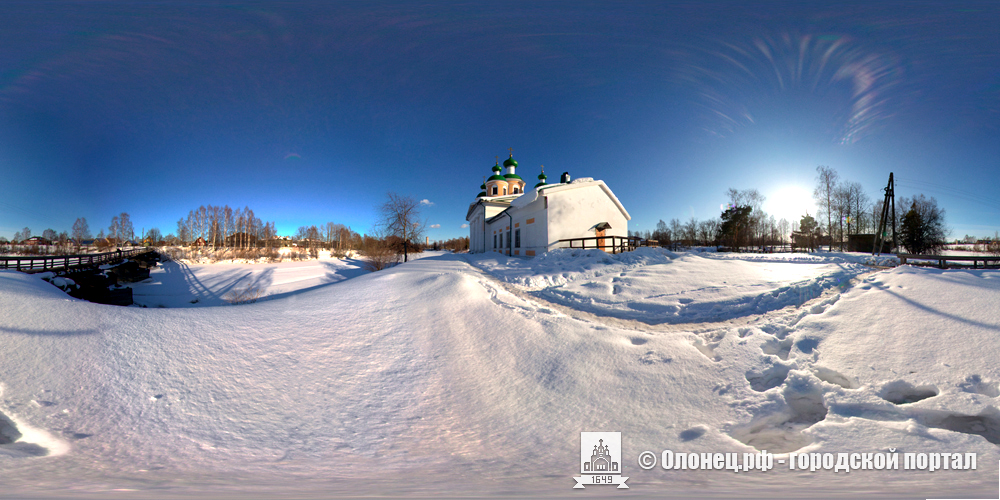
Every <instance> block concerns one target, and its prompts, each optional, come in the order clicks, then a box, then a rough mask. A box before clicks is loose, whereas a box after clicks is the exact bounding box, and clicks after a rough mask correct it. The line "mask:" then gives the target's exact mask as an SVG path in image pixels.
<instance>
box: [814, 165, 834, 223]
mask: <svg viewBox="0 0 1000 500" xmlns="http://www.w3.org/2000/svg"><path fill="white" fill-rule="evenodd" d="M839 180H840V175H839V174H837V171H836V170H834V169H832V168H830V167H827V166H823V165H820V166H818V167H816V190H815V191H813V197H814V198H815V199H816V205H817V206H819V209H820V212H821V213H825V214H826V232H827V233H828V234H833V232H832V229H833V214H834V212H835V211H836V205H837V204H836V196H837V194H836V193H837V182H838V181H839ZM831 241H832V240H831Z"/></svg>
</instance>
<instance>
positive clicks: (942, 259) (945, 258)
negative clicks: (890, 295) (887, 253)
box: [896, 253, 1000, 269]
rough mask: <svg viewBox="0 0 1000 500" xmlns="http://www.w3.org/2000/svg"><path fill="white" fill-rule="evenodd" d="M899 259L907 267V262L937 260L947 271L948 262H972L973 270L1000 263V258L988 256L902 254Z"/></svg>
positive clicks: (898, 255)
mask: <svg viewBox="0 0 1000 500" xmlns="http://www.w3.org/2000/svg"><path fill="white" fill-rule="evenodd" d="M896 256H897V257H899V263H900V264H903V265H905V264H906V261H907V260H936V261H938V267H940V268H941V269H947V268H948V264H947V262H949V261H951V262H972V268H973V269H976V268H978V267H979V263H980V262H982V263H983V267H986V266H987V265H989V263H990V262H993V263H996V262H998V261H1000V256H995V255H994V256H986V255H921V254H912V253H901V254H896Z"/></svg>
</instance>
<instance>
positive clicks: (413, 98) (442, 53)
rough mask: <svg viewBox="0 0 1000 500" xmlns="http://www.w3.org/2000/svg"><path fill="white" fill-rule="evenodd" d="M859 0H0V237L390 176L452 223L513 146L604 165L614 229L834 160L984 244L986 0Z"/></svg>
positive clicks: (276, 203) (279, 200)
mask: <svg viewBox="0 0 1000 500" xmlns="http://www.w3.org/2000/svg"><path fill="white" fill-rule="evenodd" d="M867 3H868V2H864V3H843V2H838V3H836V4H829V3H828V2H824V3H816V4H815V5H813V4H811V3H803V2H765V3H759V2H758V3H753V4H741V3H738V2H716V3H712V2H649V3H644V2H628V3H623V2H586V3H584V2H488V3H487V2H467V3H454V2H450V3H433V2H432V3H415V2H280V3H278V2H258V3H245V2H244V3H233V4H228V3H217V4H213V5H211V6H205V5H201V4H200V3H194V2H192V3H181V2H177V3H147V2H142V3H128V2H115V3H96V2H86V3H82V2H73V3H58V2H23V3H6V4H5V6H4V16H3V18H2V19H0V176H2V181H0V182H2V186H3V195H2V197H0V236H5V237H7V238H10V237H11V236H12V235H13V233H14V232H15V231H18V230H20V229H21V228H23V227H25V226H28V227H30V228H31V229H32V232H33V233H34V234H41V232H42V230H44V229H46V228H50V227H51V228H53V229H56V230H57V231H61V230H69V229H70V227H71V226H72V224H73V221H74V220H76V218H77V217H86V218H87V220H88V222H89V223H90V227H91V229H92V231H93V232H94V233H96V232H97V231H98V229H99V228H102V227H106V226H107V225H108V224H109V223H110V220H111V217H112V216H113V215H115V214H117V213H119V212H122V211H126V212H129V213H130V214H131V215H132V219H133V222H134V225H135V229H136V231H139V230H140V229H142V228H146V229H148V228H150V227H158V228H159V229H160V230H161V231H162V232H163V233H164V234H167V233H172V232H174V231H175V230H176V221H177V219H179V218H181V217H184V216H186V215H187V213H188V211H189V210H192V209H196V208H197V207H198V206H199V205H203V204H204V205H207V204H213V205H224V204H228V205H230V206H234V207H236V206H240V207H242V206H249V207H250V208H252V209H253V210H254V211H255V213H256V215H257V216H258V217H260V218H262V219H264V220H265V221H275V222H277V227H278V230H279V233H281V234H291V233H293V232H294V230H295V228H297V227H298V226H301V225H309V224H317V225H319V224H321V223H324V222H327V221H333V222H338V223H343V224H346V225H349V226H351V227H352V228H353V229H355V230H357V231H359V232H364V231H365V230H367V229H368V228H369V227H370V226H371V224H372V222H373V217H374V207H375V205H377V204H378V203H380V202H381V201H382V200H383V199H384V198H385V194H386V192H388V191H395V192H398V193H400V194H403V195H406V196H412V197H413V198H415V199H418V200H420V199H426V200H429V201H430V202H432V203H433V205H425V206H424V210H423V213H424V216H425V217H426V219H427V222H428V223H429V224H432V225H440V227H439V228H434V229H431V230H430V231H429V232H428V235H429V236H430V237H431V238H432V239H446V238H452V237H456V236H462V235H467V230H465V229H462V228H461V225H462V224H463V223H464V222H465V221H464V217H465V214H466V210H467V208H468V204H469V203H470V202H471V201H473V200H474V197H475V195H476V193H478V191H479V190H478V187H479V185H480V184H481V183H482V179H483V176H485V175H489V174H490V170H489V169H490V167H491V166H492V165H493V163H494V161H495V160H494V157H495V156H500V160H501V161H502V160H503V159H504V158H505V157H506V154H507V151H508V148H513V151H514V157H515V159H517V160H518V161H519V163H520V167H519V169H518V173H519V174H520V175H521V176H522V177H524V178H526V179H533V178H534V176H536V175H537V174H538V171H539V166H540V165H545V169H546V173H547V174H548V175H549V176H550V178H552V177H558V175H559V174H560V173H561V172H564V171H568V172H570V174H571V175H572V176H574V177H594V178H599V179H603V180H605V181H606V182H607V183H608V185H609V186H610V187H611V188H612V190H614V191H615V193H616V195H617V196H618V197H619V198H620V199H621V200H622V202H623V203H624V204H625V206H626V208H627V209H628V210H629V212H630V213H631V215H632V217H633V219H632V222H631V223H630V228H631V229H653V227H654V226H655V224H656V222H657V220H659V219H665V220H669V219H671V218H675V217H676V218H679V219H682V220H686V219H687V218H690V217H692V216H693V217H696V218H698V219H705V218H709V217H717V216H718V214H719V206H720V204H721V203H724V202H725V201H727V200H726V199H725V196H724V193H725V191H726V190H727V189H728V188H730V187H733V188H737V189H746V188H757V189H758V190H760V191H761V192H762V193H763V194H764V195H765V196H766V197H768V202H767V203H765V209H769V212H771V213H776V212H777V213H778V215H782V211H785V212H787V213H789V214H791V213H797V214H798V215H801V213H802V212H804V211H805V210H806V209H809V210H810V211H811V212H812V211H813V210H814V209H813V208H811V207H802V209H801V210H800V209H799V208H798V207H795V206H792V207H788V206H787V205H789V204H788V203H779V202H784V201H785V200H787V198H788V195H787V193H790V192H795V190H798V191H799V192H802V191H811V190H812V188H813V187H814V185H815V168H816V166H817V165H828V166H830V167H833V168H835V169H836V170H837V171H838V172H839V173H840V176H841V177H842V178H843V179H846V180H850V181H857V182H861V183H862V184H863V185H864V186H865V187H866V189H867V190H868V194H869V196H870V197H872V198H875V197H878V196H880V189H881V188H882V187H884V185H885V182H886V179H887V178H888V175H889V172H894V173H895V176H896V178H897V179H898V180H899V186H898V187H897V195H900V196H909V195H912V194H915V193H924V194H926V195H927V196H933V197H935V198H936V199H937V200H938V202H939V205H941V206H942V207H943V208H944V209H945V210H946V222H947V224H948V226H949V227H950V228H951V229H952V236H953V237H957V236H961V235H964V234H973V235H980V236H985V235H992V234H993V232H994V231H996V230H998V229H1000V208H998V200H1000V198H998V196H997V186H1000V140H997V137H998V136H1000V34H998V33H1000V30H997V28H996V27H997V26H1000V4H997V3H996V2H922V3H916V2H873V4H874V5H867ZM532 184H533V183H532ZM781 193H785V194H781Z"/></svg>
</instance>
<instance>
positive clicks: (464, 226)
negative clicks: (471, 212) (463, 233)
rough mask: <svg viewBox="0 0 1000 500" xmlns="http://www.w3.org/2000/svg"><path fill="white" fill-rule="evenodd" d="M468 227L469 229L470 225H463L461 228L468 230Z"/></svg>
mask: <svg viewBox="0 0 1000 500" xmlns="http://www.w3.org/2000/svg"><path fill="white" fill-rule="evenodd" d="M467 227H469V225H468V224H462V226H461V228H462V229H465V228H467Z"/></svg>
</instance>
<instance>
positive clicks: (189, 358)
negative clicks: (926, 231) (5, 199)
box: [0, 249, 1000, 497]
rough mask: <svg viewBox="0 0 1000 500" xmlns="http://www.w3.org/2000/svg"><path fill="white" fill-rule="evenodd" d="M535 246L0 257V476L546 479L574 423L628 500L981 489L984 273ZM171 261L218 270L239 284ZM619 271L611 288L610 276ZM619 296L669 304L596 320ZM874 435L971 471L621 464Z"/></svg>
mask: <svg viewBox="0 0 1000 500" xmlns="http://www.w3.org/2000/svg"><path fill="white" fill-rule="evenodd" d="M552 254H554V255H546V256H544V257H539V258H537V259H508V258H505V257H498V256H495V255H489V254H486V255H472V256H457V255H443V256H437V257H432V258H424V259H421V260H418V261H416V262H412V263H409V264H404V265H400V266H398V267H396V268H393V269H390V270H387V271H382V272H379V273H372V274H359V275H357V276H356V277H354V278H353V279H350V280H346V281H339V282H331V283H324V284H323V286H314V285H313V286H310V285H309V283H310V282H309V281H308V280H300V281H298V282H297V283H300V284H302V285H300V286H306V287H307V288H308V289H299V292H298V293H295V292H296V290H295V289H294V286H295V285H289V287H290V288H287V289H285V290H284V291H283V292H279V293H284V295H281V296H278V297H275V298H273V299H271V300H265V301H263V302H258V303H255V304H247V305H240V306H225V307H212V308H202V307H191V304H189V301H188V302H184V301H182V300H180V299H178V300H177V303H178V304H184V303H188V306H187V307H186V308H176V309H169V308H168V309H155V308H152V307H153V306H150V307H151V308H149V309H143V308H141V307H126V308H122V307H115V306H104V305H99V304H90V303H87V302H82V301H78V300H75V299H72V298H69V297H68V296H66V295H65V294H64V293H63V292H61V291H60V290H59V289H57V288H56V287H54V286H52V285H51V284H49V283H46V282H44V281H41V280H40V279H38V278H37V277H33V276H29V275H23V274H19V273H10V272H0V342H2V344H3V346H4V349H2V350H0V386H2V388H3V393H2V395H0V398H2V399H0V413H3V414H4V415H6V416H7V417H9V418H10V420H12V421H14V422H15V424H14V427H17V428H18V429H21V432H22V433H24V432H23V429H22V426H24V427H23V428H25V429H26V428H27V426H31V427H33V428H35V429H38V430H40V431H42V432H45V433H47V435H48V436H50V438H51V439H50V440H49V441H45V439H43V438H40V437H37V436H36V437H34V438H32V439H34V440H33V441H30V440H27V439H21V440H20V441H18V442H15V443H9V444H0V450H2V453H0V467H2V469H3V470H4V471H5V477H4V482H5V484H6V485H9V486H10V488H11V490H10V491H15V492H20V493H26V492H27V493H30V492H35V493H40V494H45V493H46V492H53V491H76V492H79V493H87V494H93V495H97V496H101V495H102V494H103V493H102V492H105V493H106V492H107V491H109V490H113V489H121V488H125V489H133V490H137V491H140V492H142V496H144V497H145V496H156V495H158V494H162V495H167V496H169V495H175V494H180V493H184V494H192V492H214V493H218V492H220V491H230V492H236V493H238V492H241V491H248V489H249V488H252V491H255V492H256V493H257V494H259V495H261V496H283V495H287V494H289V493H290V492H292V493H294V492H304V493H303V494H310V493H315V492H322V495H323V496H341V495H347V494H350V495H362V494H381V495H390V496H414V495H441V494H475V495H486V496H518V495H520V496H525V495H528V496H568V495H569V494H570V493H576V492H573V491H572V490H571V488H570V487H571V486H572V480H571V479H570V478H569V477H570V476H571V475H573V473H574V472H576V470H577V468H578V465H574V464H575V462H576V457H578V456H579V450H578V447H579V432H580V431H583V430H620V431H622V432H623V454H622V455H623V461H624V462H625V463H624V464H623V465H624V471H625V473H626V475H630V476H632V479H630V481H629V482H630V484H633V485H634V492H635V493H636V494H643V492H645V494H649V493H650V492H665V491H672V492H676V493H678V494H682V493H685V494H687V496H692V495H698V496H712V495H725V494H726V492H732V491H739V490H741V489H744V488H748V487H751V488H754V489H755V491H760V492H768V491H769V492H771V494H772V495H774V496H802V493H803V491H804V490H803V489H802V488H803V487H804V486H808V485H813V486H816V485H818V486H821V487H825V488H827V489H829V488H838V489H842V490H844V491H869V492H870V491H885V492H889V491H892V492H895V493H901V494H916V495H918V496H921V497H923V496H924V495H926V494H928V492H932V491H941V492H946V491H947V492H950V493H949V494H948V495H945V496H955V495H954V493H955V492H956V491H961V492H962V493H968V494H970V495H971V494H973V493H976V492H981V493H984V494H992V490H993V489H995V479H996V468H995V464H996V463H997V459H998V453H997V450H998V446H997V444H996V441H994V438H995V436H996V435H997V434H996V428H997V427H996V422H997V420H996V417H995V414H996V407H997V405H998V403H1000V399H998V398H997V396H998V395H1000V385H998V381H1000V373H998V371H997V370H998V369H997V366H996V363H995V360H997V359H1000V356H998V354H1000V353H997V352H996V349H997V347H996V346H997V342H996V341H997V337H998V331H1000V326H998V325H1000V311H997V309H996V307H995V305H994V304H996V303H997V298H998V295H1000V285H998V283H1000V281H998V280H1000V273H997V272H996V271H957V272H956V271H938V270H934V269H918V268H911V267H902V268H897V269H894V270H889V271H881V272H873V271H872V270H870V269H865V268H861V267H860V266H858V267H855V266H857V264H856V263H852V262H848V261H846V260H840V261H833V260H832V259H830V258H828V259H827V260H823V259H819V260H817V258H816V257H815V256H806V255H803V254H798V255H803V257H804V260H805V262H796V259H795V258H788V259H786V260H785V261H782V262H754V261H741V260H739V259H732V258H729V257H728V256H727V257H726V258H725V259H714V260H713V258H712V257H714V256H707V255H706V254H701V255H692V254H669V253H662V252H659V251H658V250H654V249H640V250H639V251H637V252H633V254H624V255H622V256H607V255H601V254H595V253H591V252H582V253H578V254H575V255H574V254H573V253H572V252H553V253H552ZM559 254H562V255H559ZM833 258H838V257H833ZM751 260H752V259H751ZM536 261H537V262H536ZM291 264H299V265H301V263H291ZM469 264H473V265H472V266H470V265H469ZM318 265H324V264H322V263H318ZM713 266H715V267H714V269H715V272H713ZM799 266H800V267H799ZM250 267H252V268H254V269H257V268H258V266H250ZM191 269H192V270H191V276H192V277H193V278H195V279H197V281H199V282H201V283H218V284H220V285H219V286H223V285H222V284H223V283H227V281H226V280H230V281H229V282H231V281H232V280H233V279H237V278H240V277H242V276H243V274H241V273H240V272H239V270H238V269H237V270H236V271H235V272H234V271H233V269H231V268H226V267H225V266H223V267H215V266H205V267H204V268H195V266H191ZM261 269H263V268H261ZM481 270H484V271H485V272H484V271H481ZM315 271H316V269H312V270H302V272H307V273H313V272H315ZM255 272H257V271H255ZM260 272H264V271H260ZM287 272H293V271H291V270H288V271H287ZM274 273H275V274H274V275H277V273H278V270H276V271H274ZM622 274H624V275H625V276H622ZM274 275H272V276H274ZM615 278H624V279H625V280H622V281H619V282H614V281H613V280H614V279H615ZM163 279H165V278H163ZM272 279H274V278H272ZM311 279H315V278H311ZM626 280H627V281H626ZM838 280H839V283H838ZM723 281H725V282H727V283H724V284H725V285H729V283H728V282H729V281H735V282H736V283H735V286H733V287H732V289H729V287H723V286H721V284H722V282H723ZM623 282H624V283H627V284H628V285H629V286H628V287H624V288H628V289H629V292H628V293H629V294H631V295H630V296H631V299H630V300H622V299H621V298H620V297H618V296H620V295H623V293H622V292H621V291H619V293H617V294H616V293H614V286H615V285H621V284H622V283H623ZM586 283H598V284H599V285H600V286H585V285H586ZM709 285H710V286H709ZM793 285H794V286H793ZM713 287H714V288H713ZM206 288H208V289H210V290H212V288H211V287H206ZM793 289H794V290H805V291H806V292H803V293H804V294H805V295H804V296H802V295H800V294H799V292H794V293H792V292H790V290H793ZM215 290H216V292H215V293H219V289H218V288H216V289H215ZM782 290H784V291H782ZM775 291H779V293H777V294H776V295H774V292H775ZM178 297H180V295H178ZM759 297H771V299H769V300H771V301H772V302H765V301H763V300H762V299H759ZM679 298H686V299H691V301H690V302H688V303H686V304H682V303H681V302H680V301H679V300H678V299H679ZM755 300H756V302H754V301H755ZM643 302H644V303H645V304H647V305H648V306H662V307H663V308H666V307H667V306H678V305H683V306H685V307H680V308H679V309H678V312H676V313H674V314H673V315H672V316H669V315H667V314H665V313H664V312H663V309H655V308H653V307H649V308H648V310H647V311H646V312H643V313H642V314H639V313H636V312H629V313H628V314H626V313H623V312H621V311H638V310H639V309H636V308H635V307H634V306H633V305H632V304H635V303H643ZM703 304H713V306H714V305H718V306H719V307H718V308H714V307H703ZM741 304H744V305H742V306H741ZM745 304H763V305H762V306H756V305H754V306H750V305H745ZM626 308H630V309H626ZM663 318H668V319H669V320H667V321H663V320H662V319H663ZM915 332H919V334H915ZM932 394H933V395H932ZM32 443H33V444H34V446H36V448H31V449H32V450H34V453H33V454H32V453H27V452H24V451H23V450H21V451H19V450H18V448H17V446H26V444H32ZM889 447H894V448H897V449H898V450H899V451H900V452H903V451H913V452H933V451H945V452H952V451H961V452H976V453H979V466H980V470H978V471H939V472H936V473H934V475H932V476H931V475H927V476H926V477H924V476H921V477H916V476H914V475H913V473H911V472H906V473H904V472H902V471H894V472H893V473H888V472H886V473H877V474H876V473H874V472H868V471H866V472H862V473H859V474H855V475H853V476H851V477H849V478H844V477H842V476H834V475H833V474H827V473H813V474H810V473H808V472H807V473H805V475H803V474H799V473H797V472H792V471H781V470H775V471H771V472H769V473H766V474H758V475H739V476H733V474H732V473H731V472H722V471H663V470H661V469H655V470H651V471H643V470H640V469H638V467H636V466H635V457H636V456H637V455H638V453H639V452H641V451H643V450H647V449H648V450H654V451H656V452H657V453H658V452H659V451H661V450H663V449H671V450H674V451H677V452H740V453H743V452H755V451H757V450H759V449H767V450H768V451H771V452H790V451H798V452H809V451H813V452H831V453H836V452H869V453H870V452H878V451H882V452H885V451H887V449H888V448H889ZM60 450H61V451H60ZM40 455H44V456H40ZM918 474H924V475H926V474H927V473H926V472H920V473H918ZM40 477H44V478H45V480H44V481H39V480H38V478H40ZM762 494H764V493H762ZM827 496H833V495H827ZM939 496H941V495H939ZM980 496H982V495H980Z"/></svg>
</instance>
